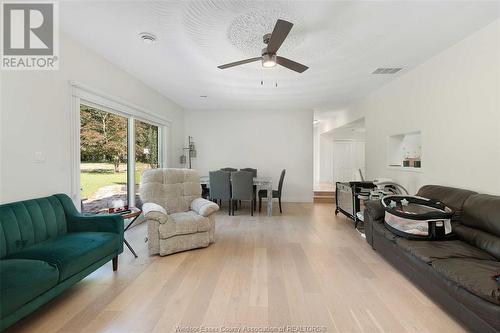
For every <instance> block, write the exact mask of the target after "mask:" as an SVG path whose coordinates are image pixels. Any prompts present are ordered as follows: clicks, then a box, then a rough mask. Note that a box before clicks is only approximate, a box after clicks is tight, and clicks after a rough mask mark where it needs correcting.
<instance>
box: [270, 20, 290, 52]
mask: <svg viewBox="0 0 500 333" xmlns="http://www.w3.org/2000/svg"><path fill="white" fill-rule="evenodd" d="M292 27H293V23H290V22H288V21H285V20H278V21H276V25H275V26H274V30H273V32H272V33H271V38H270V39H269V43H268V44H267V52H269V53H276V52H277V51H278V49H279V48H280V46H281V44H283V42H284V41H285V38H286V36H288V33H289V32H290V30H292Z"/></svg>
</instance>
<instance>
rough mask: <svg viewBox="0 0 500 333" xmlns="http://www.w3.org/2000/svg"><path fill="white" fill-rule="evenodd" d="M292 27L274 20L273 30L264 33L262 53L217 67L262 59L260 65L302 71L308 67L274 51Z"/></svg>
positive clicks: (221, 67) (290, 24) (227, 66)
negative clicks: (264, 45)
mask: <svg viewBox="0 0 500 333" xmlns="http://www.w3.org/2000/svg"><path fill="white" fill-rule="evenodd" d="M292 27H293V23H290V22H288V21H285V20H278V21H276V25H275V26H274V30H273V32H272V33H270V34H265V35H264V38H263V39H264V44H266V45H267V46H266V47H264V48H263V49H262V55H261V56H260V57H255V58H250V59H245V60H240V61H236V62H231V63H229V64H225V65H220V66H217V67H218V68H220V69H226V68H229V67H234V66H239V65H243V64H248V63H250V62H255V61H262V67H274V66H276V64H278V65H281V66H283V67H286V68H288V69H291V70H292V71H296V72H299V73H302V72H304V71H305V70H307V69H308V68H309V67H307V66H305V65H302V64H299V63H298V62H295V61H293V60H290V59H287V58H284V57H280V56H278V55H276V52H278V49H279V48H280V46H281V44H283V42H284V41H285V38H286V37H287V36H288V33H289V32H290V30H292Z"/></svg>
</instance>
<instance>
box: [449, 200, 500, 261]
mask: <svg viewBox="0 0 500 333" xmlns="http://www.w3.org/2000/svg"><path fill="white" fill-rule="evenodd" d="M460 222H461V223H462V225H463V226H464V227H460V226H455V232H456V233H457V235H458V236H459V237H460V238H461V239H463V240H464V241H466V242H468V243H470V244H471V245H473V246H476V247H479V248H481V249H483V250H485V251H486V252H488V253H490V254H491V255H493V256H495V257H496V258H497V259H500V196H494V195H487V194H476V195H473V196H471V197H469V198H468V199H467V200H466V201H465V203H464V211H463V214H462V219H461V221H460ZM474 229H475V230H474Z"/></svg>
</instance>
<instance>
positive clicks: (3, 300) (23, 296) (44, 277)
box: [0, 259, 59, 318]
mask: <svg viewBox="0 0 500 333" xmlns="http://www.w3.org/2000/svg"><path fill="white" fill-rule="evenodd" d="M58 281H59V271H58V270H57V267H55V266H54V265H51V264H49V263H47V262H45V261H40V260H27V259H2V260H0V296H1V297H0V318H4V317H6V316H8V315H9V314H11V313H13V312H14V311H15V310H17V309H18V308H20V307H21V306H23V305H24V304H26V303H28V302H29V301H31V300H32V299H34V298H36V297H37V296H39V295H41V294H42V293H44V292H45V291H47V290H49V289H51V288H52V287H54V286H55V285H56V284H57V283H58Z"/></svg>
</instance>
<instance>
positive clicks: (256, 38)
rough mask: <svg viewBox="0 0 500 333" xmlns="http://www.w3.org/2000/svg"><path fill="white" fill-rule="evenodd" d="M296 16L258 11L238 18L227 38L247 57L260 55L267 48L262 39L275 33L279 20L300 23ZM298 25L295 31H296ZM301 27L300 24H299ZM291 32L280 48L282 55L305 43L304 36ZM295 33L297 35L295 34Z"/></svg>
mask: <svg viewBox="0 0 500 333" xmlns="http://www.w3.org/2000/svg"><path fill="white" fill-rule="evenodd" d="M294 16H295V15H290V13H286V12H284V11H283V10H281V9H277V8H276V9H266V8H262V9H257V10H254V11H251V12H248V13H245V14H243V15H240V16H238V17H236V18H235V19H234V20H233V21H232V23H231V24H230V25H229V28H228V30H227V38H228V39H229V41H230V42H231V44H233V45H234V46H235V47H236V48H237V49H238V50H240V51H242V52H243V53H244V54H247V55H251V56H252V55H255V54H259V52H260V51H261V50H262V48H263V47H264V46H265V45H264V42H263V40H262V37H263V36H264V35H265V34H268V33H271V32H272V31H273V28H274V25H275V24H276V20H277V19H284V20H287V21H290V22H294V23H298V21H300V20H298V19H297V18H296V17H294ZM296 26H297V24H296V25H295V26H294V28H293V29H295V30H297V29H296ZM299 26H300V24H299ZM293 29H292V31H291V32H290V35H289V36H288V38H287V40H286V42H285V43H284V44H283V45H282V47H281V48H280V53H285V52H287V51H291V50H293V49H295V48H296V47H297V46H299V45H300V44H301V43H302V42H303V41H304V36H303V35H302V34H298V33H296V32H297V31H294V30H293ZM294 32H295V33H294Z"/></svg>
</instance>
